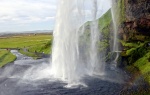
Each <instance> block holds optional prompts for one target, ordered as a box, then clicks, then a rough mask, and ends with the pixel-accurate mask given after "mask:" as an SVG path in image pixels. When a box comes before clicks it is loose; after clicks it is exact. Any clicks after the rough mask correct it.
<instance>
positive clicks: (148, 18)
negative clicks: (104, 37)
mask: <svg viewBox="0 0 150 95" xmlns="http://www.w3.org/2000/svg"><path fill="white" fill-rule="evenodd" d="M123 3H124V5H125V6H121V7H124V16H122V17H121V18H124V20H122V21H121V22H120V24H119V26H120V27H119V29H118V33H119V35H120V42H121V45H122V46H123V48H122V50H123V52H122V58H123V60H122V63H121V64H124V65H125V68H127V69H128V70H129V71H131V72H134V73H135V72H138V71H139V72H140V73H141V74H142V75H143V76H144V78H145V79H146V80H147V81H148V82H149V83H150V65H149V64H150V0H123ZM121 11H123V10H121Z"/></svg>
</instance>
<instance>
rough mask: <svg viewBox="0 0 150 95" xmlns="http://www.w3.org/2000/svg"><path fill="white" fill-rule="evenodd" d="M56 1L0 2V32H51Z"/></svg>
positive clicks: (21, 0)
mask: <svg viewBox="0 0 150 95" xmlns="http://www.w3.org/2000/svg"><path fill="white" fill-rule="evenodd" d="M56 1H57V0H0V32H5V31H16V32H19V31H32V30H52V29H53V27H54V22H55V15H56V9H57V2H56Z"/></svg>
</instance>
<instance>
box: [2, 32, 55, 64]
mask: <svg viewBox="0 0 150 95" xmlns="http://www.w3.org/2000/svg"><path fill="white" fill-rule="evenodd" d="M52 39H53V37H52V35H48V34H36V35H34V34H30V35H17V36H6V37H0V49H7V48H8V49H9V48H16V49H20V50H19V52H20V53H22V54H24V55H27V56H30V57H33V58H34V59H38V58H40V57H41V55H40V54H37V53H43V52H44V53H45V54H50V53H51V45H52ZM24 49H27V50H28V51H24ZM35 51H36V52H37V53H35ZM15 59H16V56H15V55H13V54H12V53H11V52H10V51H7V50H0V67H2V66H4V65H5V64H7V63H10V62H13V61H14V60H15Z"/></svg>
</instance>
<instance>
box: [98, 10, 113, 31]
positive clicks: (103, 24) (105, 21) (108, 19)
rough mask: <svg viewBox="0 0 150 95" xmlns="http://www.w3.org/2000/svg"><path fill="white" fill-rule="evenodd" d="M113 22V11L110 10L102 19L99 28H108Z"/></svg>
mask: <svg viewBox="0 0 150 95" xmlns="http://www.w3.org/2000/svg"><path fill="white" fill-rule="evenodd" d="M111 21H112V16H111V10H108V11H107V12H106V13H105V14H104V15H103V16H102V17H101V18H100V19H99V27H100V30H102V29H104V28H106V27H108V26H109V25H110V23H111Z"/></svg>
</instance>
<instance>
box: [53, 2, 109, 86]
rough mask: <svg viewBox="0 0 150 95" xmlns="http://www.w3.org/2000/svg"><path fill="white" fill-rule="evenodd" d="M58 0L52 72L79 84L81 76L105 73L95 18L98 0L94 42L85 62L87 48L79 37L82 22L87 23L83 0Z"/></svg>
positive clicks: (92, 35)
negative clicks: (84, 52)
mask: <svg viewBox="0 0 150 95" xmlns="http://www.w3.org/2000/svg"><path fill="white" fill-rule="evenodd" d="M59 3H60V4H59V8H58V13H57V21H56V26H55V31H54V33H53V36H54V41H53V49H52V67H51V70H52V75H53V76H54V77H55V78H60V79H61V80H64V81H67V82H68V83H69V84H76V83H79V82H80V80H81V78H82V77H83V76H84V75H87V74H92V75H93V74H95V73H96V74H98V73H99V74H100V75H101V74H102V73H103V72H104V71H103V70H104V65H102V63H101V62H100V55H99V53H98V45H97V43H98V41H99V39H100V38H99V37H100V32H99V29H98V21H97V20H96V18H97V9H98V8H97V0H92V4H93V5H92V6H93V9H92V11H93V12H92V18H93V21H92V22H91V27H90V31H91V32H90V33H91V36H90V37H91V38H90V39H91V42H90V43H91V45H90V46H89V47H88V48H89V49H88V50H89V56H90V58H86V61H85V59H82V58H84V57H85V56H87V55H83V54H82V50H83V49H84V48H82V47H80V45H79V43H80V42H79V41H80V40H79V38H80V36H81V34H84V33H83V32H85V31H84V29H82V31H80V28H81V25H83V23H84V22H85V20H84V17H85V14H84V0H59ZM106 11H107V10H106ZM81 48H82V49H81ZM83 60H84V62H83ZM103 64H104V63H103Z"/></svg>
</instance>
